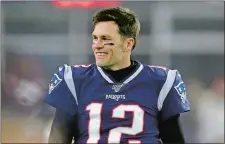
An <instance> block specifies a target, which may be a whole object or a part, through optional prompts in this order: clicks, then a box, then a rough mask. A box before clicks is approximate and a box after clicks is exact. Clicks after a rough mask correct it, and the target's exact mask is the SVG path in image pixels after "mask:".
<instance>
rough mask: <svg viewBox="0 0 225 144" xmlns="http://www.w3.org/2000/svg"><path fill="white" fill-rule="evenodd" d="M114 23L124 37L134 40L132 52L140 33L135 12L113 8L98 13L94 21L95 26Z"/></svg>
mask: <svg viewBox="0 0 225 144" xmlns="http://www.w3.org/2000/svg"><path fill="white" fill-rule="evenodd" d="M105 21H114V22H115V23H116V24H117V25H118V27H119V34H120V35H121V36H123V37H127V38H130V37H131V38H134V40H135V42H134V45H133V48H132V50H133V49H134V48H135V46H136V38H137V37H138V36H139V32H140V22H139V20H138V18H137V16H136V15H135V13H134V12H133V11H131V10H130V9H128V8H123V7H113V8H107V9H103V10H101V11H99V12H97V13H96V14H95V15H94V16H93V19H92V23H93V25H94V26H95V25H96V24H97V23H99V22H105Z"/></svg>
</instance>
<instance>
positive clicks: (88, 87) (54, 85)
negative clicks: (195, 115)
mask: <svg viewBox="0 0 225 144" xmlns="http://www.w3.org/2000/svg"><path fill="white" fill-rule="evenodd" d="M46 101H47V102H48V103H49V104H50V105H52V106H53V107H55V108H57V109H61V110H63V111H65V112H67V113H69V114H71V115H73V116H74V115H75V116H76V118H77V120H78V129H79V132H78V133H79V138H78V139H77V140H76V142H78V143H158V141H159V130H158V115H159V112H160V114H161V116H162V119H163V120H167V119H168V118H170V117H171V116H174V115H176V114H180V113H183V112H187V111H189V110H190V107H189V102H188V100H187V97H186V90H185V84H184V82H183V81H182V78H181V75H180V74H179V72H178V71H177V70H171V69H166V68H164V67H156V66H149V65H145V64H141V63H139V62H138V66H137V68H136V69H135V70H134V71H133V73H131V74H130V75H127V77H126V78H124V80H123V81H121V82H120V83H117V82H115V81H114V80H113V78H112V77H110V75H107V73H105V72H104V69H102V68H101V67H98V66H97V65H96V64H91V65H73V66H68V65H64V66H62V67H60V68H59V70H58V72H56V73H55V74H54V75H53V77H52V79H51V82H50V84H49V94H48V96H47V98H46Z"/></svg>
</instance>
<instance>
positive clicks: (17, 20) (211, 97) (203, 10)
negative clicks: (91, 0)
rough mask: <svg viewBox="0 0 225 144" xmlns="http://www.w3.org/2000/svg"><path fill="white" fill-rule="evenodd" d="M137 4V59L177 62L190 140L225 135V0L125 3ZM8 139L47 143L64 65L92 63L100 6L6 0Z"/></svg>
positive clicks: (3, 48)
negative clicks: (49, 100)
mask: <svg viewBox="0 0 225 144" xmlns="http://www.w3.org/2000/svg"><path fill="white" fill-rule="evenodd" d="M120 5H122V6H124V7H128V8H131V9H132V10H133V11H135V12H136V13H137V15H138V17H139V18H140V21H141V25H142V27H141V34H140V39H139V41H138V44H137V48H136V49H135V50H134V52H133V58H134V59H137V60H139V61H141V62H144V63H148V64H154V65H163V66H167V67H170V68H176V69H178V70H179V71H180V73H181V74H182V75H183V79H184V81H185V82H186V85H187V92H188V98H189V100H190V102H191V112H189V113H186V114H185V115H183V116H182V121H181V123H182V125H183V131H184V135H185V137H186V140H187V142H188V143H199V142H202V143H209V142H224V3H223V2H148V1H145V2H135V1H133V2H121V3H120ZM1 7H2V9H1V35H2V40H1V120H2V124H1V129H2V133H1V134H2V142H3V143H11V142H16V143H19V142H21V143H25V142H27V143H30V142H36V143H41V142H42V143H44V142H47V137H48V132H49V128H50V125H51V119H52V116H53V112H54V109H52V108H51V107H49V106H47V105H45V104H44V103H43V99H44V97H45V95H46V93H47V92H48V82H49V80H50V77H51V75H52V74H53V73H54V72H55V71H56V70H57V68H58V67H59V66H61V65H62V64H64V63H67V64H87V63H93V62H94V57H93V55H92V50H91V32H92V25H91V16H92V14H93V13H94V12H95V11H96V10H98V9H99V8H77V7H74V8H62V7H61V8H59V7H56V6H54V5H53V4H52V3H51V2H47V1H45V2H44V1H43V2H32V1H26V2H25V1H24V2H23V1H17V2H13V1H11V2H10V1H8V2H1Z"/></svg>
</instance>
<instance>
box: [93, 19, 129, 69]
mask: <svg viewBox="0 0 225 144" xmlns="http://www.w3.org/2000/svg"><path fill="white" fill-rule="evenodd" d="M92 38H93V44H92V49H93V52H94V55H95V59H96V64H97V65H98V66H100V67H103V68H109V69H111V68H113V67H114V68H115V67H118V68H119V67H120V66H121V65H123V63H124V62H125V61H126V60H125V59H126V58H127V57H128V56H129V57H130V49H132V46H130V45H129V41H128V40H125V39H124V38H122V37H121V35H120V34H119V28H118V26H117V24H116V23H114V22H112V21H109V22H99V23H97V24H96V25H95V28H94V31H93V33H92ZM107 44H111V45H107Z"/></svg>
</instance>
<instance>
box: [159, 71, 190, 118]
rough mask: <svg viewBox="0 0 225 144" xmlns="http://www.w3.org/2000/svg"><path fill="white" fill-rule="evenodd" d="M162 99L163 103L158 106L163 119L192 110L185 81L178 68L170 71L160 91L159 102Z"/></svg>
mask: <svg viewBox="0 0 225 144" xmlns="http://www.w3.org/2000/svg"><path fill="white" fill-rule="evenodd" d="M160 101H161V104H159V105H158V106H159V109H160V110H161V114H162V119H163V120H166V119H168V118H169V117H171V116H174V115H176V114H180V113H184V112H187V111H190V106H189V101H188V99H187V93H186V87H185V83H184V81H183V80H182V78H181V75H180V73H179V72H178V71H177V70H169V71H168V74H167V79H166V81H165V83H164V85H163V87H162V89H161V91H160V95H159V101H158V102H160ZM160 105H161V107H160Z"/></svg>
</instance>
